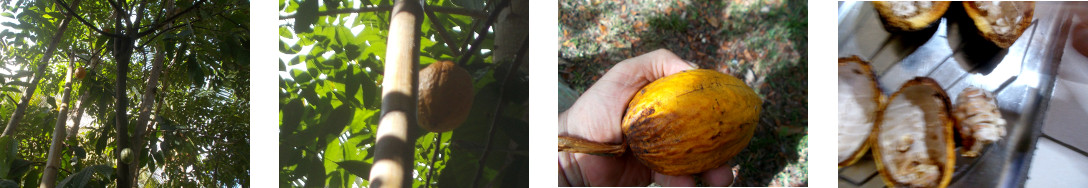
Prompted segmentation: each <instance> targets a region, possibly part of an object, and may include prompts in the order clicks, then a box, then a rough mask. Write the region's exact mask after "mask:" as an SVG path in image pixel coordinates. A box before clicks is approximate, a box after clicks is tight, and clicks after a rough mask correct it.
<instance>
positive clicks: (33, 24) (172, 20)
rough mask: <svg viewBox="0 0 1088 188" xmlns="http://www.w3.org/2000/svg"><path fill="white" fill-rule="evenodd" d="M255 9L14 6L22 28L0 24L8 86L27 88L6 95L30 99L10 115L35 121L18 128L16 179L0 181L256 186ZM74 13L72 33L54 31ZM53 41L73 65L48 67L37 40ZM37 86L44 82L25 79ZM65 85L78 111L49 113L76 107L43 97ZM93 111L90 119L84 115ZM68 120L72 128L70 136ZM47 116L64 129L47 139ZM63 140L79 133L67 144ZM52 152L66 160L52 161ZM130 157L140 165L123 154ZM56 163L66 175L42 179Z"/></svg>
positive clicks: (0, 75) (231, 4) (220, 4)
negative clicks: (251, 102) (75, 76)
mask: <svg viewBox="0 0 1088 188" xmlns="http://www.w3.org/2000/svg"><path fill="white" fill-rule="evenodd" d="M248 3H249V2H248V1H215V2H208V1H203V0H202V1H165V2H160V1H135V2H128V1H102V2H89V3H78V1H75V2H72V3H71V4H68V3H67V2H66V1H62V0H57V1H44V2H43V1H29V2H28V1H16V2H7V1H4V2H3V4H4V5H9V6H4V7H3V9H0V10H2V11H3V13H0V14H2V15H0V16H4V17H9V18H12V19H14V20H16V21H13V22H5V23H2V24H3V26H7V27H9V28H10V29H3V28H0V30H2V31H0V43H5V44H10V45H4V46H11V47H10V48H4V49H3V50H4V53H3V54H5V55H10V56H5V57H0V60H3V64H0V67H4V69H6V71H5V70H0V82H5V83H8V82H15V83H20V84H18V85H15V84H12V85H8V84H0V96H2V97H5V98H14V97H22V98H24V99H25V101H28V102H24V104H26V105H14V104H15V103H16V101H15V100H14V99H11V100H4V101H0V117H2V116H6V115H8V114H12V116H11V118H10V119H11V120H15V118H21V117H25V118H24V119H23V120H22V121H14V122H15V123H9V124H12V125H15V126H14V127H13V128H11V129H12V131H11V132H12V133H11V134H12V135H14V136H15V138H17V139H19V140H21V141H20V142H19V143H20V144H19V147H18V154H19V157H18V158H19V159H18V160H16V162H14V163H18V164H16V165H19V166H16V165H12V167H14V168H13V169H11V170H10V171H12V172H16V173H15V175H8V177H0V179H5V180H7V181H13V182H15V183H17V184H20V185H23V186H30V185H39V184H40V185H42V186H46V187H48V186H52V185H63V184H79V185H92V186H93V185H97V186H106V185H109V186H117V187H132V186H140V187H143V186H173V187H177V186H185V187H191V186H197V185H200V186H217V187H218V186H235V185H248V183H247V182H248V180H249V177H248V169H249V168H248V164H249V163H248V158H249V154H248V145H249V143H248V142H249V141H248V131H249V130H248V127H249V123H248V116H249V114H248V110H249V109H248V95H249V91H248V86H249V73H248V70H249V62H248V59H249V58H248V53H249V52H248V51H249V50H248V49H249V47H248V40H249V39H248V33H249V31H248V27H249V26H248V17H249V16H248V7H249V6H248ZM117 15H122V16H117ZM125 15H128V16H125ZM65 17H68V18H71V20H72V22H75V23H74V24H68V25H66V26H67V27H68V28H69V29H68V30H69V31H70V32H62V31H63V30H64V29H58V28H57V27H54V26H57V25H58V23H68V21H63V22H62V19H63V18H65ZM59 25H64V24H59ZM38 26H49V27H38ZM60 28H64V27H60ZM54 34H55V36H54V37H46V36H49V35H54ZM49 41H67V42H60V44H59V45H58V47H56V50H57V51H58V53H61V54H69V57H70V58H71V60H68V61H60V62H50V61H47V60H48V59H49V58H51V57H52V56H53V55H52V52H51V51H50V50H44V49H46V47H41V45H36V44H48V43H49ZM107 46H109V47H110V48H105V47H107ZM48 48H52V47H48ZM46 52H48V53H46ZM62 52H63V53H62ZM103 53H110V54H111V55H112V57H109V58H105V57H103V56H101V55H99V54H103ZM30 61H41V62H43V63H41V65H40V66H39V67H43V68H38V69H33V67H29V66H25V65H26V64H27V63H25V62H30ZM76 62H84V63H78V64H73V65H79V64H82V65H83V66H81V67H84V68H86V70H88V71H87V72H88V73H87V76H86V77H84V78H83V79H80V80H73V81H71V82H63V80H62V79H63V76H61V75H63V73H60V71H57V70H59V69H60V68H69V67H70V68H75V67H72V65H66V64H65V63H76ZM99 65H102V66H99ZM111 65H112V66H111ZM8 67H14V68H8ZM99 67H101V68H99ZM12 69H14V70H12ZM130 69H131V71H130ZM31 71H37V72H42V73H41V74H36V75H38V76H36V77H35V78H33V79H29V78H28V77H27V76H26V75H28V74H27V73H25V72H31ZM36 79H43V81H41V82H40V83H39V82H38V81H27V80H36ZM129 79H132V80H147V81H148V82H135V83H132V82H127V80H129ZM56 83H66V84H69V83H70V84H72V86H71V89H72V92H71V95H70V97H76V98H78V100H76V101H78V102H75V103H76V104H77V105H75V106H74V108H73V112H72V113H71V114H73V115H69V113H67V112H56V111H52V110H51V109H55V107H53V106H68V104H70V103H71V101H69V100H66V99H62V100H60V103H58V102H56V100H55V99H53V97H52V96H49V94H46V95H44V96H43V95H42V94H44V93H50V94H52V93H62V92H61V91H58V90H60V89H61V88H62V87H61V86H59V85H57V84H56ZM108 85H113V87H110V86H108ZM21 91H26V92H24V93H23V94H20V92H21ZM129 96H140V97H134V100H131V102H134V103H135V104H138V105H131V106H130V105H128V103H129V102H130V100H129V99H128V98H129ZM61 98H64V97H61ZM9 105H10V106H9ZM11 106H26V110H25V115H20V114H13V113H14V112H16V110H9V109H13V108H10V107H11ZM14 109H17V108H14ZM84 111H86V112H88V114H87V115H88V116H89V117H88V118H82V115H83V112H84ZM111 111H112V113H111ZM130 113H131V114H137V115H136V117H129V116H128V114H130ZM68 116H71V117H74V118H73V119H72V121H71V122H72V123H73V124H74V125H72V126H71V128H70V129H69V130H68V131H66V130H65V128H64V126H63V125H64V124H66V122H69V121H64V120H63V117H68ZM81 119H89V120H91V121H90V122H86V123H80V122H81V121H80V120H81ZM43 120H45V121H50V120H52V121H53V122H56V123H57V124H56V125H57V126H56V127H60V128H59V129H57V128H55V127H54V129H48V130H54V131H43V130H47V129H43V128H41V127H40V126H39V125H40V122H43ZM9 122H11V121H9ZM107 122H111V123H108V124H110V125H111V126H104V125H106V124H107ZM81 124H82V125H81ZM9 127H11V126H9ZM51 132H52V133H51ZM65 132H69V133H74V134H73V135H76V136H72V137H67V138H69V139H64V138H66V137H65V136H64V133H65ZM50 137H52V138H53V139H49V138H50ZM45 141H56V142H54V143H52V144H50V143H48V142H45ZM46 147H49V148H54V149H52V150H55V151H58V152H48V153H49V155H48V156H46V155H45V153H47V152H45V151H47V150H46V149H45V148H46ZM126 149H127V150H129V151H130V152H127V153H131V154H132V157H131V158H132V160H131V162H125V161H126V160H122V155H120V154H121V152H120V151H123V150H126ZM109 151H112V152H109ZM54 153H55V154H56V155H53V154H54ZM45 161H48V162H45ZM53 161H57V162H53ZM46 164H48V165H46ZM85 164H86V165H85ZM53 165H55V166H56V169H57V170H56V173H55V174H56V176H55V177H63V178H58V179H52V178H42V179H40V180H39V179H36V178H37V177H43V175H47V177H48V176H49V175H51V174H53V173H52V172H45V171H51V170H52V166H53ZM113 165H116V166H117V168H113ZM46 166H50V168H46ZM0 170H3V169H0ZM43 170H44V171H43ZM0 181H4V180H0Z"/></svg>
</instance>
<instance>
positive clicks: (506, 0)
mask: <svg viewBox="0 0 1088 188" xmlns="http://www.w3.org/2000/svg"><path fill="white" fill-rule="evenodd" d="M507 5H510V0H502V2H499V4H496V5H495V7H494V8H493V9H492V11H491V15H490V16H488V17H487V21H484V26H483V27H480V31H478V32H477V33H478V34H479V35H480V37H476V41H472V46H471V47H470V48H469V49H468V51H466V52H465V53H464V55H462V56H461V59H460V60H458V61H457V65H459V66H461V67H464V66H465V65H466V64H467V63H468V60H469V59H470V58H471V57H472V55H475V54H476V52H477V51H480V43H483V42H484V39H486V38H487V29H488V28H491V24H494V23H495V19H496V18H498V17H499V12H502V9H503V8H505V7H506V6H507ZM469 36H471V35H469Z"/></svg>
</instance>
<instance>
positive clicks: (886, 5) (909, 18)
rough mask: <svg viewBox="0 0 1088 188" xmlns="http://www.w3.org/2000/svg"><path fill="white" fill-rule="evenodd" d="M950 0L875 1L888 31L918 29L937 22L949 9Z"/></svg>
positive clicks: (875, 5)
mask: <svg viewBox="0 0 1088 188" xmlns="http://www.w3.org/2000/svg"><path fill="white" fill-rule="evenodd" d="M949 4H950V3H949V2H948V1H873V7H874V8H876V11H877V13H878V14H880V20H881V21H883V22H884V28H885V29H887V30H888V31H893V32H895V31H918V30H922V29H925V28H929V27H930V26H932V25H934V23H937V20H940V19H941V16H944V12H945V11H947V10H948V5H949Z"/></svg>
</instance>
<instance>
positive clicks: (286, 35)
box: [280, 27, 295, 39]
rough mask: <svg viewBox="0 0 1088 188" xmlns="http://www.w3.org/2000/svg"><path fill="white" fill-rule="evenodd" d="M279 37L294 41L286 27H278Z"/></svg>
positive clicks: (293, 36) (293, 35)
mask: <svg viewBox="0 0 1088 188" xmlns="http://www.w3.org/2000/svg"><path fill="white" fill-rule="evenodd" d="M280 37H283V38H288V39H295V34H293V33H291V30H288V29H287V27H280Z"/></svg>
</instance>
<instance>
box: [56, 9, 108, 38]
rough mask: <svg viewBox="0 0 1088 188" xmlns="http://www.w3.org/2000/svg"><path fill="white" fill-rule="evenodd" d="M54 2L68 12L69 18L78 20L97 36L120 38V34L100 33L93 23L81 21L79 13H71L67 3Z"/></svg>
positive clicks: (100, 30)
mask: <svg viewBox="0 0 1088 188" xmlns="http://www.w3.org/2000/svg"><path fill="white" fill-rule="evenodd" d="M54 1H55V2H57V4H60V7H61V8H64V10H65V11H67V12H68V15H69V16H72V17H75V18H76V20H79V22H80V23H83V25H85V26H87V27H88V28H91V30H94V31H95V32H97V33H98V34H102V35H105V36H108V37H119V36H121V35H120V34H117V33H108V32H106V31H102V29H100V28H98V26H95V25H94V24H93V23H91V22H88V21H87V20H85V19H83V16H80V15H79V13H76V11H73V10H72V7H69V6H68V4H67V3H64V0H54Z"/></svg>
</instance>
